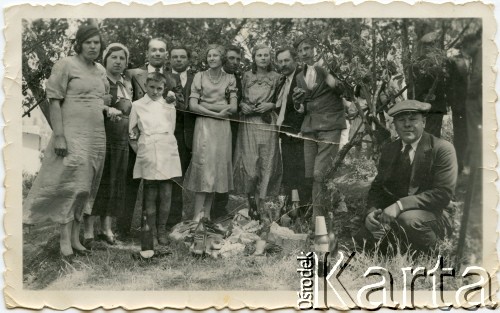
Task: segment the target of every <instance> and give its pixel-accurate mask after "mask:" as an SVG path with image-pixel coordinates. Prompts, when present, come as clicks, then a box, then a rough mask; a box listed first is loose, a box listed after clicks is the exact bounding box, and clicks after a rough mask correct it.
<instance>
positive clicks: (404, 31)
mask: <svg viewBox="0 0 500 313" xmlns="http://www.w3.org/2000/svg"><path fill="white" fill-rule="evenodd" d="M401 41H402V46H403V53H402V58H401V63H402V64H403V72H404V75H405V81H406V85H407V86H408V88H407V90H408V99H413V98H414V97H415V92H414V89H413V71H412V69H411V55H410V43H409V39H408V19H406V18H405V19H403V27H402V28H401Z"/></svg>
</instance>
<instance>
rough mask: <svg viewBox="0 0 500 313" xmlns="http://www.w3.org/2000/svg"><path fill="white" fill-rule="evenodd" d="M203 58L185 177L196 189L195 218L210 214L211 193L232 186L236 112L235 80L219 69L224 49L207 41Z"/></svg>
mask: <svg viewBox="0 0 500 313" xmlns="http://www.w3.org/2000/svg"><path fill="white" fill-rule="evenodd" d="M206 51H207V52H206V55H205V60H206V61H207V64H208V66H209V69H208V70H206V71H204V72H200V73H197V74H196V75H195V77H194V79H193V84H192V86H191V95H190V96H189V108H190V110H191V111H193V112H195V113H197V114H199V116H198V117H197V118H196V124H195V128H194V137H193V156H192V159H191V163H190V164H189V168H188V169H187V172H186V175H185V177H184V184H183V185H184V187H185V188H186V189H188V190H191V191H194V192H195V202H194V220H195V221H199V220H200V219H201V218H202V217H206V218H210V209H211V207H212V202H213V199H214V193H215V192H217V193H226V192H228V191H230V190H232V189H233V175H232V161H231V159H232V158H231V151H232V149H231V126H230V123H229V119H228V117H229V116H230V115H231V114H232V113H234V112H236V109H237V104H236V91H237V89H236V80H235V78H234V75H232V74H227V73H225V72H224V71H222V65H223V64H224V62H225V58H226V51H225V49H224V47H222V46H220V45H209V46H208V48H207V50H206Z"/></svg>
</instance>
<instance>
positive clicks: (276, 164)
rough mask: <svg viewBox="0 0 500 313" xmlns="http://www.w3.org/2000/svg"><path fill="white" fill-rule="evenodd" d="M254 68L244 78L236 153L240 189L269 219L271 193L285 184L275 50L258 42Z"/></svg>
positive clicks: (256, 215)
mask: <svg viewBox="0 0 500 313" xmlns="http://www.w3.org/2000/svg"><path fill="white" fill-rule="evenodd" d="M252 59H253V64H252V70H251V71H248V72H246V73H245V74H244V75H243V78H242V88H243V100H242V101H241V103H240V108H241V117H240V118H241V121H242V123H241V124H240V126H239V130H238V139H237V141H236V151H235V156H234V183H235V186H236V191H238V192H240V193H246V194H247V196H248V202H249V207H250V212H249V214H250V216H251V217H252V218H253V219H258V218H259V215H261V217H262V219H263V221H264V222H269V220H270V218H269V217H268V216H269V214H266V213H268V212H265V210H264V200H265V198H266V197H267V196H268V195H272V194H277V193H278V191H279V188H280V184H281V176H282V172H283V169H282V164H281V154H280V150H279V145H278V128H277V126H276V120H277V116H276V113H274V111H273V109H274V107H275V105H274V103H272V102H271V99H273V96H274V93H275V91H276V88H277V85H278V82H279V77H280V75H279V74H278V73H276V72H274V71H272V68H271V51H270V49H269V47H268V46H266V45H256V46H255V47H254V49H253V51H252Z"/></svg>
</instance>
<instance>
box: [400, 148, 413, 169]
mask: <svg viewBox="0 0 500 313" xmlns="http://www.w3.org/2000/svg"><path fill="white" fill-rule="evenodd" d="M410 151H411V145H405V148H404V150H403V158H402V161H403V166H405V167H410V166H411V158H410Z"/></svg>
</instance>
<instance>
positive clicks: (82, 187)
mask: <svg viewBox="0 0 500 313" xmlns="http://www.w3.org/2000/svg"><path fill="white" fill-rule="evenodd" d="M103 48H104V46H103V43H102V40H101V36H100V34H99V30H98V29H97V28H96V27H94V26H88V25H85V26H81V27H80V28H79V29H78V31H77V33H76V43H75V47H74V49H75V52H76V53H77V54H76V55H74V56H70V57H66V58H64V59H61V60H59V61H58V62H57V63H56V64H55V65H54V67H53V68H52V73H51V75H50V78H49V80H48V81H47V85H46V93H47V98H48V99H49V103H50V104H49V108H50V121H51V125H52V130H53V134H52V137H51V139H50V142H49V144H48V146H47V147H46V149H45V155H44V158H43V161H42V167H41V169H40V172H39V173H38V176H37V178H36V180H35V182H34V184H33V187H32V188H31V190H30V192H29V194H28V196H27V198H26V200H25V202H24V205H23V209H24V211H25V214H27V222H29V223H40V222H43V221H45V220H51V221H53V222H56V223H59V224H60V225H61V226H60V234H61V236H60V242H59V243H60V251H61V257H62V258H64V259H68V258H69V259H70V258H72V257H73V256H74V254H87V253H89V250H87V249H86V248H85V247H84V246H83V245H82V244H81V243H80V239H79V235H80V225H81V221H82V219H83V215H84V213H85V214H90V213H91V210H92V206H93V203H94V199H95V196H96V194H97V190H98V188H99V182H100V180H101V174H102V169H103V165H104V155H105V151H106V134H105V131H104V114H103V112H104V113H106V114H107V115H108V116H109V117H113V118H115V117H116V116H119V115H121V113H120V111H118V110H116V109H114V108H111V107H108V106H106V105H105V104H109V98H110V97H109V95H108V91H109V85H108V82H107V78H106V70H105V69H104V68H103V67H102V65H100V64H98V63H96V62H95V60H96V59H97V58H98V57H99V55H100V54H101V52H102V50H103Z"/></svg>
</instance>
